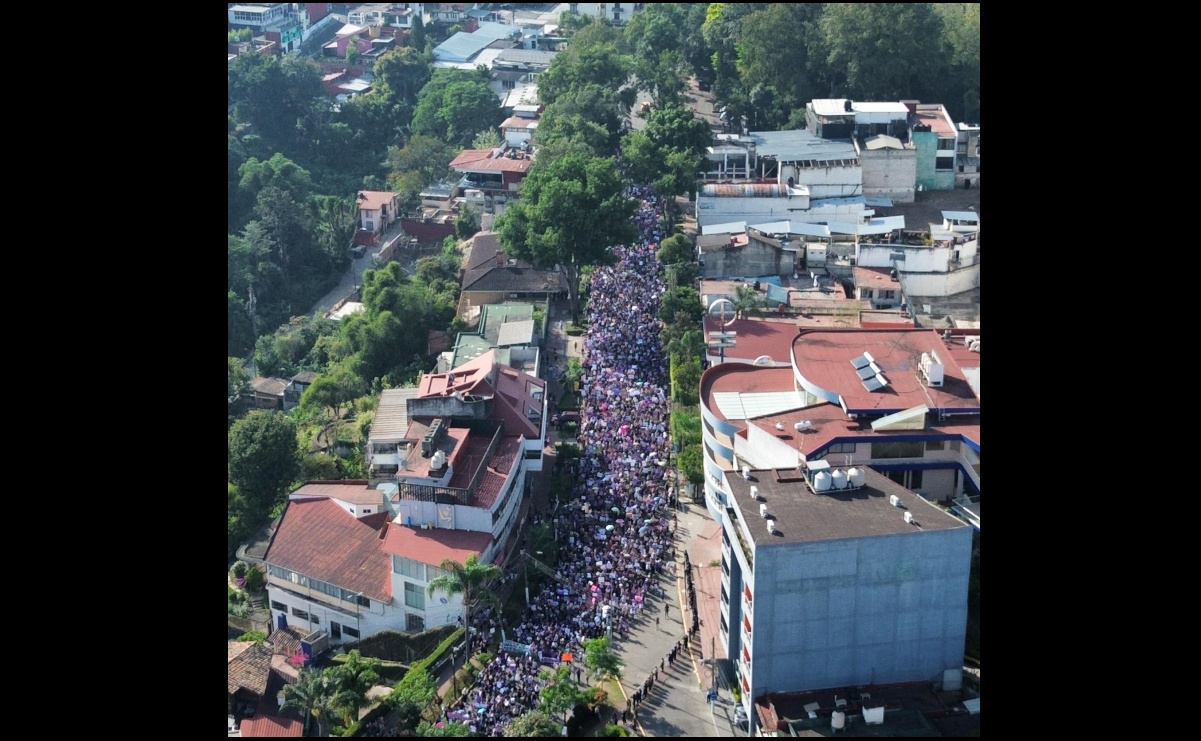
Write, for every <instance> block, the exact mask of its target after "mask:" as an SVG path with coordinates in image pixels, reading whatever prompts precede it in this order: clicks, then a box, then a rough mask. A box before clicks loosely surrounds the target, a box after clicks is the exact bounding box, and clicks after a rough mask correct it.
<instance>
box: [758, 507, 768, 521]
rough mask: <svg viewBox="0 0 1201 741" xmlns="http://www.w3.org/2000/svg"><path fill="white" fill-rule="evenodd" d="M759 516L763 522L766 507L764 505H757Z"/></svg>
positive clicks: (765, 516) (765, 517) (765, 515)
mask: <svg viewBox="0 0 1201 741" xmlns="http://www.w3.org/2000/svg"><path fill="white" fill-rule="evenodd" d="M759 516H760V517H762V518H763V519H765V520H766V519H767V505H766V504H760V505H759Z"/></svg>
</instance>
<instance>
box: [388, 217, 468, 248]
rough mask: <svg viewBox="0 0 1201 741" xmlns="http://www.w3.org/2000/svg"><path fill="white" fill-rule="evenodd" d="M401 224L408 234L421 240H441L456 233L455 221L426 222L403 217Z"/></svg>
mask: <svg viewBox="0 0 1201 741" xmlns="http://www.w3.org/2000/svg"><path fill="white" fill-rule="evenodd" d="M400 225H401V226H402V227H403V228H404V231H405V235H406V236H408V237H416V238H417V239H418V241H421V242H441V241H442V240H444V239H446V238H447V237H449V236H451V235H452V234H454V233H455V225H454V223H453V222H450V223H446V224H432V223H431V224H426V223H425V222H423V221H421V220H420V219H401V220H400ZM402 239H403V238H402Z"/></svg>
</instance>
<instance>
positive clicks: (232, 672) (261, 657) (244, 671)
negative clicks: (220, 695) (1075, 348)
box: [229, 644, 271, 697]
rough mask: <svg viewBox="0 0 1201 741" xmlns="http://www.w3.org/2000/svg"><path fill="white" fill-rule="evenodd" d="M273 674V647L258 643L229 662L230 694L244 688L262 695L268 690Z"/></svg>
mask: <svg viewBox="0 0 1201 741" xmlns="http://www.w3.org/2000/svg"><path fill="white" fill-rule="evenodd" d="M270 675H271V648H270V647H268V646H265V645H261V644H256V645H255V646H253V647H251V648H248V649H246V650H245V651H243V652H242V653H240V654H238V655H237V656H235V657H234V658H233V659H231V660H230V662H229V694H231V695H232V694H233V693H235V692H237V691H238V690H239V689H244V690H246V691H247V692H251V693H253V694H255V695H259V696H260V697H261V696H262V695H263V693H264V692H266V691H267V678H268V677H269V676H270Z"/></svg>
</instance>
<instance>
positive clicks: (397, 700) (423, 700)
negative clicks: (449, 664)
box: [387, 669, 438, 731]
mask: <svg viewBox="0 0 1201 741" xmlns="http://www.w3.org/2000/svg"><path fill="white" fill-rule="evenodd" d="M437 695H438V682H437V680H436V679H434V677H433V676H432V675H430V673H429V670H428V669H417V670H415V671H410V672H409V673H408V674H406V675H405V676H404V680H403V681H401V682H398V683H397V684H396V687H395V688H394V689H393V690H392V692H391V694H389V695H388V699H387V703H388V705H389V706H391V707H392V708H394V709H395V710H396V713H397V715H398V716H399V717H400V725H401V727H402V728H405V729H406V730H410V731H411V730H413V729H415V728H417V727H418V723H420V722H421V713H422V712H423V711H424V710H425V709H426V708H427V707H429V706H430V703H432V702H433V701H434V698H435V697H437Z"/></svg>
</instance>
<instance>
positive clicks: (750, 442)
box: [734, 424, 799, 469]
mask: <svg viewBox="0 0 1201 741" xmlns="http://www.w3.org/2000/svg"><path fill="white" fill-rule="evenodd" d="M746 429H747V436H746V439H745V440H743V439H742V438H741V437H735V438H734V452H735V453H737V454H738V456H739V457H740V458H745V459H746V460H747V461H748V462H749V463H751V468H756V469H759V468H796V465H797V462H798V461H799V458H798V457H797V447H796V443H790V442H788V441H786V440H781V439H779V438H778V437H776V435H777V434H779V435H788V436H791V437H794V438H795V437H796V435H797V433H796V430H784V431H779V432H778V431H776V430H774V429H773V430H771V432H768V431H767V430H764V429H762V428H761V427H760V426H759V425H757V424H748V425H747V428H746Z"/></svg>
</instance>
